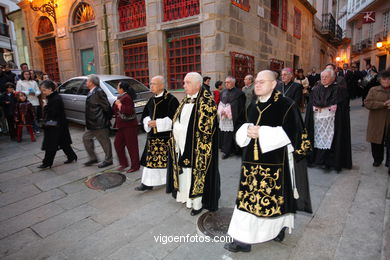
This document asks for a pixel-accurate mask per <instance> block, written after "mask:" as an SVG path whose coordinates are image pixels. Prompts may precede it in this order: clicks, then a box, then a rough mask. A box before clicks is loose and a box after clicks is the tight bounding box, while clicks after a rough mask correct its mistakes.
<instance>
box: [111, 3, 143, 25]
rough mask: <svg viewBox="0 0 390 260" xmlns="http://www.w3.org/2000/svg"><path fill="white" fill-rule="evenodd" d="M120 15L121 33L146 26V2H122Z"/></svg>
mask: <svg viewBox="0 0 390 260" xmlns="http://www.w3.org/2000/svg"><path fill="white" fill-rule="evenodd" d="M118 14H119V28H120V31H121V32H123V31H127V30H132V29H135V28H140V27H144V26H146V10H145V0H120V1H119V4H118Z"/></svg>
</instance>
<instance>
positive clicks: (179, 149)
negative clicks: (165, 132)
mask: <svg viewBox="0 0 390 260" xmlns="http://www.w3.org/2000/svg"><path fill="white" fill-rule="evenodd" d="M184 91H185V93H186V97H185V98H184V99H183V100H182V101H181V103H180V105H179V107H178V109H177V111H176V114H175V116H174V117H173V120H172V122H173V138H171V140H170V157H171V160H172V162H171V163H170V164H169V165H170V167H169V166H168V167H169V169H168V176H169V180H167V192H172V193H173V196H174V197H175V198H176V201H178V202H181V203H186V206H187V208H191V209H192V210H191V215H192V216H195V215H197V214H199V213H200V212H201V211H202V209H208V210H211V211H215V210H217V209H218V200H219V197H220V177H219V170H218V147H217V141H218V135H217V126H218V122H217V108H216V107H215V102H214V99H213V97H212V96H211V94H210V92H209V91H207V90H205V89H203V88H202V76H201V75H200V74H199V73H196V72H190V73H188V74H187V75H186V76H185V78H184Z"/></svg>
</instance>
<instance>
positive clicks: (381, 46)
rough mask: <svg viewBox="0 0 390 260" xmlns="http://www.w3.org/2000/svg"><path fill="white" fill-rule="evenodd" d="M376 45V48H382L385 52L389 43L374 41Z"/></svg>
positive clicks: (389, 45)
mask: <svg viewBox="0 0 390 260" xmlns="http://www.w3.org/2000/svg"><path fill="white" fill-rule="evenodd" d="M376 47H377V48H378V49H382V50H383V49H384V50H386V51H387V52H390V44H389V43H384V42H377V43H376Z"/></svg>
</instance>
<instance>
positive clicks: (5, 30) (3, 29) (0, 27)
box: [0, 23, 9, 37]
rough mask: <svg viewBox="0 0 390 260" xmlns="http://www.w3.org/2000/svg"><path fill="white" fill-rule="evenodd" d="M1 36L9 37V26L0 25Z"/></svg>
mask: <svg viewBox="0 0 390 260" xmlns="http://www.w3.org/2000/svg"><path fill="white" fill-rule="evenodd" d="M0 35H2V36H5V37H9V25H8V24H5V23H0Z"/></svg>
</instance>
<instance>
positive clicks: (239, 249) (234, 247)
mask: <svg viewBox="0 0 390 260" xmlns="http://www.w3.org/2000/svg"><path fill="white" fill-rule="evenodd" d="M223 248H225V249H226V250H229V251H230V252H233V253H237V252H250V251H251V245H248V247H242V246H239V245H238V244H237V243H236V242H231V243H226V244H225V245H224V246H223Z"/></svg>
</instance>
